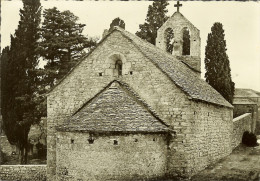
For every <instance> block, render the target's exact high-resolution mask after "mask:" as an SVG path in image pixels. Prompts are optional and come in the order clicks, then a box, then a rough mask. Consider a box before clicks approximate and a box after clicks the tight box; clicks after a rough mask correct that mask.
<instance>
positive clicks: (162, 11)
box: [136, 0, 169, 45]
mask: <svg viewBox="0 0 260 181" xmlns="http://www.w3.org/2000/svg"><path fill="white" fill-rule="evenodd" d="M168 5H169V3H168V1H166V0H162V1H154V2H153V4H152V5H150V6H149V7H148V13H147V16H146V19H145V23H144V24H140V25H139V29H140V30H139V31H137V32H136V35H137V36H139V37H140V38H142V39H144V40H147V41H148V42H150V43H152V44H154V45H155V40H156V37H157V30H158V29H159V28H160V27H161V26H162V25H163V23H164V22H165V21H166V20H167V19H168V17H167V16H166V13H167V12H168V10H167V9H166V7H167V6H168Z"/></svg>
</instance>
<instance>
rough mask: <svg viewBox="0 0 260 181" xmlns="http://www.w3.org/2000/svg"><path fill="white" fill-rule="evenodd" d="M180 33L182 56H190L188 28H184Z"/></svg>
mask: <svg viewBox="0 0 260 181" xmlns="http://www.w3.org/2000/svg"><path fill="white" fill-rule="evenodd" d="M182 33H183V34H182V40H183V44H182V55H190V31H189V29H188V28H184V29H183V31H182Z"/></svg>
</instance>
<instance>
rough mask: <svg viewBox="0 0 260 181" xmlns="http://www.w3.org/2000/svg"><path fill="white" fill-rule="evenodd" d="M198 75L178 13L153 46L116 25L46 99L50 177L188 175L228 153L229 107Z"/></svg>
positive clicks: (194, 39)
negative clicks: (168, 39)
mask: <svg viewBox="0 0 260 181" xmlns="http://www.w3.org/2000/svg"><path fill="white" fill-rule="evenodd" d="M169 30H170V31H172V33H173V37H174V38H173V39H174V40H173V49H172V53H168V52H167V51H166V44H167V42H166V34H167V32H168V31H169ZM184 32H188V33H189V35H190V41H189V45H188V46H189V47H190V48H189V51H188V52H187V51H186V52H184V51H183V45H184V40H183V37H184V36H183V34H184ZM200 69H201V59H200V33H199V30H198V29H197V28H196V27H195V26H194V25H193V24H192V23H191V22H190V21H189V20H187V19H186V18H185V17H184V16H183V15H182V14H181V13H180V12H178V11H177V12H175V13H174V14H173V15H172V16H171V17H170V18H169V19H168V20H167V21H166V22H165V24H163V25H162V27H161V28H160V29H159V30H158V36H157V40H156V46H154V45H152V44H150V43H148V42H146V41H144V40H142V39H140V38H139V37H137V36H135V35H133V34H131V33H129V32H127V31H125V30H123V29H120V28H117V27H116V28H114V30H113V31H111V32H110V33H108V34H107V35H106V36H105V37H103V39H102V41H101V42H100V43H99V44H98V46H97V47H96V48H95V49H94V50H93V51H92V52H90V53H89V54H88V55H87V56H86V57H84V58H83V59H82V60H81V61H80V62H79V63H78V64H77V65H76V66H75V67H74V69H73V70H72V71H71V72H70V73H69V74H68V75H67V76H66V77H65V78H64V79H62V81H60V82H59V83H58V84H57V85H56V86H55V87H54V89H53V90H52V91H51V92H50V93H49V94H48V97H47V111H48V121H47V142H48V143H47V149H48V152H47V178H48V180H49V181H53V180H57V181H61V180H72V181H74V180H75V181H79V180H90V181H93V180H138V179H143V180H149V179H158V180H160V178H165V177H168V176H169V177H174V176H177V175H178V176H191V175H194V174H195V173H197V172H198V171H200V170H202V169H204V168H205V167H207V166H208V165H209V164H211V163H214V162H216V161H218V160H219V159H220V158H223V157H225V156H227V155H229V154H230V153H231V151H232V147H231V132H232V119H233V106H232V105H231V104H229V103H228V102H227V101H226V100H225V99H224V98H223V97H222V96H221V95H220V94H219V93H218V92H217V91H216V90H215V89H213V88H212V87H211V86H210V85H208V84H207V83H206V82H205V81H204V80H202V79H201V78H200Z"/></svg>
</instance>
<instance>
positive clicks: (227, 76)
mask: <svg viewBox="0 0 260 181" xmlns="http://www.w3.org/2000/svg"><path fill="white" fill-rule="evenodd" d="M226 50H227V49H226V41H225V34H224V29H223V25H222V24H221V23H214V25H213V26H212V28H211V33H209V34H208V40H207V45H206V51H205V68H206V73H205V78H206V81H207V82H208V83H209V84H210V85H211V86H212V87H213V88H215V89H216V90H217V91H218V92H219V93H220V94H221V95H222V96H223V97H224V98H225V99H226V100H227V101H229V102H230V103H232V101H233V96H234V90H235V83H234V82H233V81H232V79H231V69H230V64H229V58H228V55H227V53H226Z"/></svg>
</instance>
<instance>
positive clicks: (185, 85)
mask: <svg viewBox="0 0 260 181" xmlns="http://www.w3.org/2000/svg"><path fill="white" fill-rule="evenodd" d="M115 31H117V32H120V33H121V34H122V35H123V36H124V37H125V38H127V39H128V40H130V42H132V43H133V45H135V47H136V48H137V49H138V50H139V51H140V52H141V53H142V54H143V55H144V56H145V57H146V58H148V59H149V60H150V61H151V62H152V63H153V64H154V65H155V66H156V67H158V68H159V69H160V70H161V71H162V72H164V73H165V74H166V75H167V76H168V77H169V78H170V79H171V80H172V81H173V82H174V83H175V84H176V85H177V86H178V87H179V88H180V89H181V90H183V91H184V92H185V93H186V94H187V95H188V96H189V97H190V98H191V99H193V100H200V101H204V102H208V103H212V104H216V105H220V106H225V107H229V108H233V106H232V105H231V104H230V103H229V102H228V101H226V100H225V98H224V97H223V96H222V95H221V94H220V93H218V92H217V91H216V90H215V89H214V88H213V87H211V86H210V85H209V84H208V83H206V82H205V81H204V80H202V79H200V78H198V76H197V75H196V73H195V72H194V71H193V70H192V69H191V68H190V67H189V66H187V64H185V63H183V62H182V61H180V60H178V59H177V57H176V56H173V55H171V54H169V53H167V52H166V51H163V50H161V49H160V48H158V47H156V46H154V45H152V44H150V43H148V42H147V41H145V40H142V39H141V38H139V37H137V36H135V35H133V34H131V33H129V32H127V31H125V30H123V29H121V28H119V27H115V28H114V30H113V31H112V32H110V33H109V34H108V35H107V36H106V37H105V38H103V39H102V41H101V42H100V43H99V45H100V44H101V43H102V42H104V41H105V39H106V38H108V37H109V36H110V35H111V34H113V33H114V32H115ZM93 51H95V50H93ZM93 51H92V52H93ZM92 52H90V53H89V54H88V55H87V56H89V55H90V54H91V53H92ZM85 58H87V57H85ZM81 61H83V59H82V60H81ZM80 63H81V62H79V63H78V64H77V65H76V66H78V65H79V64H80ZM76 66H75V67H76ZM75 67H74V68H75ZM72 71H73V70H71V71H70V72H72ZM67 76H68V74H67ZM64 79H65V77H64V78H63V79H62V80H64ZM62 80H61V81H62ZM58 84H60V82H59V83H58ZM58 84H57V85H58ZM57 85H56V86H57ZM56 86H55V87H56ZM55 87H54V88H55Z"/></svg>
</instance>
